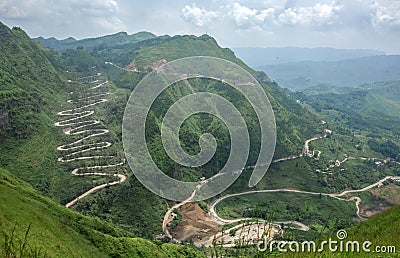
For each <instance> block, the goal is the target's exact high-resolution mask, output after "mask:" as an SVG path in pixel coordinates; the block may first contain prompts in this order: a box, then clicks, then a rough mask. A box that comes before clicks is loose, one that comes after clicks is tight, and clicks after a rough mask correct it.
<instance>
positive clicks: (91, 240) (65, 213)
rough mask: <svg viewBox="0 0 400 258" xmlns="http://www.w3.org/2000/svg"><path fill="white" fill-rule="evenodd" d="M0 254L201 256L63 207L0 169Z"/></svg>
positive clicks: (39, 255)
mask: <svg viewBox="0 0 400 258" xmlns="http://www.w3.org/2000/svg"><path fill="white" fill-rule="evenodd" d="M0 233H1V235H2V237H1V238H0V246H1V248H0V256H1V257H15V256H14V255H16V257H189V256H190V257H204V255H203V254H202V253H201V252H199V251H198V250H197V249H195V248H194V247H192V246H189V245H173V244H162V243H160V242H157V243H153V242H150V241H148V240H144V239H141V238H135V237H134V236H133V235H132V234H131V233H128V232H126V231H123V230H121V229H119V228H116V227H115V226H113V225H112V224H109V223H106V222H103V221H101V220H99V219H96V218H91V217H85V216H83V215H80V214H79V213H77V212H74V211H71V210H69V209H66V208H64V207H62V206H60V205H58V204H56V203H55V202H53V201H52V200H50V199H49V198H46V197H44V196H42V195H41V194H39V193H38V192H37V191H35V190H34V189H32V187H31V186H29V185H28V184H26V183H24V182H22V181H20V180H17V179H16V178H14V177H13V176H11V175H10V174H9V173H8V172H7V171H6V170H3V169H0Z"/></svg>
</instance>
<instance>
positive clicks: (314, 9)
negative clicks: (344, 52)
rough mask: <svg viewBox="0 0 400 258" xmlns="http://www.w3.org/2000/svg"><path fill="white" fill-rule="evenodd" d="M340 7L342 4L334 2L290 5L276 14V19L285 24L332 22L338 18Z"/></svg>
mask: <svg viewBox="0 0 400 258" xmlns="http://www.w3.org/2000/svg"><path fill="white" fill-rule="evenodd" d="M341 9H342V6H341V5H339V4H337V3H336V2H334V3H332V4H321V3H317V4H315V5H314V6H310V7H293V8H291V7H290V8H288V9H286V10H284V11H283V12H282V13H281V14H280V15H279V16H278V20H279V22H280V23H282V24H286V25H313V26H315V25H324V24H332V23H333V22H335V21H337V20H338V19H337V18H338V12H339V11H340V10H341Z"/></svg>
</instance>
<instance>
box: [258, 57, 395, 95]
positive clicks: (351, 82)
mask: <svg viewBox="0 0 400 258" xmlns="http://www.w3.org/2000/svg"><path fill="white" fill-rule="evenodd" d="M259 69H261V70H263V71H265V72H267V73H268V75H269V76H270V77H271V79H273V80H275V81H277V82H278V83H279V84H280V85H281V86H282V87H284V88H289V89H304V88H308V87H310V86H316V85H330V86H339V87H344V86H346V87H351V86H358V85H360V84H365V83H373V82H379V81H393V80H400V56H397V55H387V56H368V57H361V58H356V59H348V60H342V61H334V62H326V61H319V62H316V61H301V62H292V63H285V64H277V65H266V66H262V67H259Z"/></svg>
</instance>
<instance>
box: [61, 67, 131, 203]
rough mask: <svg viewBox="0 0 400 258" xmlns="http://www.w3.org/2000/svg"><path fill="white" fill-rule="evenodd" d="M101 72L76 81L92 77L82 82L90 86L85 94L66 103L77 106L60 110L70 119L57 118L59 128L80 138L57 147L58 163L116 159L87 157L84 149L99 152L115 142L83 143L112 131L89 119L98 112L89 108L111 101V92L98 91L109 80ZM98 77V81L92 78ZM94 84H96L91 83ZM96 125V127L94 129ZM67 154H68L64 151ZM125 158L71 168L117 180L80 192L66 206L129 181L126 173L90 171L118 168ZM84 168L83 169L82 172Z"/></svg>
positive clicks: (86, 173)
mask: <svg viewBox="0 0 400 258" xmlns="http://www.w3.org/2000/svg"><path fill="white" fill-rule="evenodd" d="M99 75H100V74H98V75H97V76H87V77H82V78H79V79H78V80H77V82H79V80H84V79H91V80H92V81H91V82H90V83H82V82H81V83H82V84H83V85H86V86H88V89H87V90H86V92H85V93H84V97H81V98H78V99H75V100H73V99H70V100H67V103H70V104H74V105H76V106H77V107H75V108H72V109H67V110H63V111H60V112H58V113H57V115H58V116H61V117H67V119H64V120H61V121H58V122H56V123H54V125H55V126H57V127H63V128H64V129H63V133H64V134H66V135H70V136H71V137H79V136H81V137H80V138H78V139H77V140H74V141H72V142H71V143H68V144H64V145H60V146H58V147H57V150H58V151H60V152H62V153H64V154H63V155H62V156H61V157H59V158H58V161H59V162H62V163H67V162H73V161H79V160H95V159H97V160H103V161H104V160H107V159H116V158H118V157H115V156H113V155H88V156H84V153H85V152H90V151H98V150H101V149H107V148H109V147H110V146H111V145H112V143H111V142H108V141H99V142H91V143H87V144H84V142H85V141H87V140H89V139H91V138H93V137H99V136H103V135H106V134H109V132H110V131H109V130H108V129H106V128H101V126H102V124H101V121H99V120H97V119H90V117H91V116H92V115H93V114H94V113H95V111H94V110H89V109H90V108H92V107H94V106H96V105H99V104H101V103H105V102H107V101H108V100H107V99H106V98H105V97H106V96H107V95H109V93H108V92H105V93H104V92H97V90H98V89H99V88H101V87H102V86H104V85H106V84H107V83H108V81H106V80H105V81H102V80H100V78H99ZM94 78H96V79H95V80H93V79H94ZM92 84H94V86H92ZM71 94H73V92H71ZM93 126H95V128H91V127H93ZM65 153H67V154H65ZM123 164H124V161H121V162H117V163H115V164H108V162H107V164H106V165H94V166H86V167H79V168H75V169H73V170H72V171H71V174H72V175H74V176H102V177H110V176H111V177H116V178H118V180H116V181H113V182H109V183H104V184H101V185H98V186H95V187H93V188H91V189H89V190H87V191H86V192H84V193H83V194H81V195H79V196H78V197H77V198H75V199H73V200H72V201H70V202H68V203H67V204H66V205H65V207H67V208H69V207H71V206H73V205H74V204H76V203H77V202H78V201H79V200H81V199H83V198H85V197H87V196H88V195H90V194H92V193H94V192H96V191H99V190H100V189H103V188H105V187H109V186H113V185H117V184H120V183H123V182H125V181H126V179H127V177H126V176H125V175H123V174H119V173H112V174H111V173H106V172H88V171H98V170H100V171H101V170H104V169H106V168H112V167H118V166H122V165H123ZM80 171H84V172H80Z"/></svg>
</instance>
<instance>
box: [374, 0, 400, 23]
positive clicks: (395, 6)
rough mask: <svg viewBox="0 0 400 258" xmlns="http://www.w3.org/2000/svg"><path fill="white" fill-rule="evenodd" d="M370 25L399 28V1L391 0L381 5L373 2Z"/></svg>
mask: <svg viewBox="0 0 400 258" xmlns="http://www.w3.org/2000/svg"><path fill="white" fill-rule="evenodd" d="M370 7H371V9H372V14H371V21H372V25H373V26H374V27H376V28H382V27H387V28H392V29H400V1H391V2H389V3H387V2H386V3H385V5H383V4H382V3H380V2H374V3H373V4H372V5H371V6H370Z"/></svg>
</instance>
